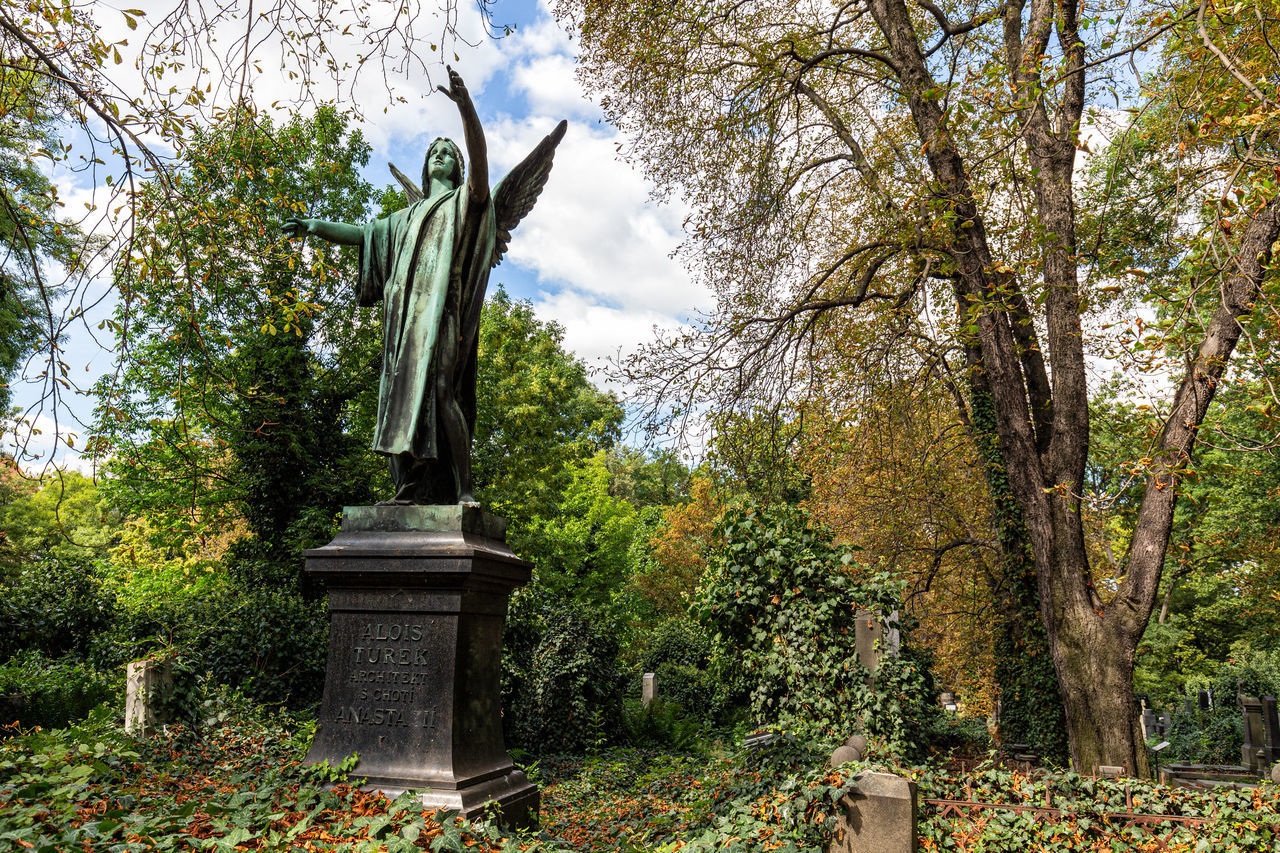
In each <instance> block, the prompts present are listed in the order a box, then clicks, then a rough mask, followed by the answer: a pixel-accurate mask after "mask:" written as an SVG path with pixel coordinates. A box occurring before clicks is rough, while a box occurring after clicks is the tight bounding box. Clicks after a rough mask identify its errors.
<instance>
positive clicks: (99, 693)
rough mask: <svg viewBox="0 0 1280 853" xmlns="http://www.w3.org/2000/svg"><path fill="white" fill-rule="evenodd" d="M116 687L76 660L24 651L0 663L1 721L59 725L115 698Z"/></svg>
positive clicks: (117, 692) (21, 723)
mask: <svg viewBox="0 0 1280 853" xmlns="http://www.w3.org/2000/svg"><path fill="white" fill-rule="evenodd" d="M117 681H118V679H117ZM119 686H120V685H119V684H118V683H113V682H112V680H111V679H109V678H107V677H106V676H105V675H102V674H101V673H99V672H97V671H96V670H93V669H91V668H89V667H88V666H86V665H85V664H84V663H82V662H79V661H77V660H74V659H71V658H61V659H49V658H47V657H45V656H44V655H42V654H39V653H36V652H26V653H24V654H21V655H18V656H16V657H13V658H11V659H10V660H8V661H7V662H5V663H0V708H2V710H0V716H2V717H3V719H0V724H4V725H8V724H9V723H12V722H14V721H15V720H16V721H17V723H18V724H19V726H20V727H22V728H24V729H26V728H31V727H33V726H41V727H42V728H46V729H52V728H62V727H63V726H66V725H67V724H68V723H71V722H75V721H77V720H82V719H84V718H85V717H86V716H88V714H89V712H90V711H91V710H93V709H94V708H96V707H97V706H99V705H101V704H102V703H103V702H106V701H108V700H110V699H112V698H117V699H118V698H119V695H120V694H119Z"/></svg>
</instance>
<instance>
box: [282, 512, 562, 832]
mask: <svg viewBox="0 0 1280 853" xmlns="http://www.w3.org/2000/svg"><path fill="white" fill-rule="evenodd" d="M505 529H506V522H505V521H503V520H502V519H500V518H497V517H496V516H492V515H489V514H487V513H484V512H481V511H480V510H479V509H476V508H474V507H463V506H458V505H451V506H376V507H347V508H346V509H344V510H343V514H342V529H341V530H340V531H339V533H338V535H337V537H336V538H335V539H334V540H333V541H332V542H330V543H329V544H328V545H325V546H324V547H322V548H315V549H312V550H309V551H307V552H306V560H307V562H306V571H307V573H308V574H310V575H311V576H312V577H313V578H316V579H317V580H321V581H323V582H324V584H325V587H326V589H327V591H328V596H329V618H330V626H329V660H328V666H327V669H326V671H325V685H324V698H323V699H322V700H321V703H320V713H319V716H318V718H317V728H316V734H315V739H314V741H313V744H312V747H311V751H310V752H309V753H308V754H307V759H306V760H307V761H308V762H309V763H317V762H320V761H325V760H327V761H329V763H330V764H334V765H336V764H338V763H340V762H341V761H343V760H344V759H345V758H347V757H348V756H350V755H351V754H352V753H358V754H359V763H358V764H357V765H356V767H355V769H354V771H353V772H352V774H351V775H352V776H353V777H363V778H366V779H367V780H368V782H367V783H366V784H365V785H364V788H365V789H366V790H381V791H382V792H383V793H385V794H386V795H387V796H389V797H394V796H397V795H398V794H400V793H402V792H404V791H406V790H415V791H419V790H420V791H423V792H424V793H422V794H421V801H422V803H423V805H424V806H425V807H426V808H437V809H438V808H444V809H450V810H456V811H458V812H460V813H461V816H462V817H465V818H469V819H470V818H474V817H477V816H478V815H479V814H480V813H481V812H482V811H484V810H486V808H488V807H496V809H497V810H498V811H499V812H500V813H501V816H502V819H503V820H504V821H505V822H506V823H508V824H512V825H527V824H530V823H532V822H535V821H536V820H537V814H538V802H539V797H538V789H537V788H536V787H534V786H533V785H532V784H530V783H529V781H528V779H526V778H525V775H524V773H523V772H521V771H520V770H519V769H517V768H516V767H515V765H514V764H513V763H512V761H511V759H510V757H509V756H508V755H507V752H506V749H505V748H504V745H503V739H502V704H501V698H500V693H499V681H500V678H501V674H502V632H503V625H504V622H505V620H506V613H507V600H508V598H509V597H510V595H511V592H512V591H513V590H514V589H516V588H517V587H519V586H522V585H523V584H525V583H528V581H529V577H530V573H531V569H532V566H531V565H530V564H529V563H527V562H525V561H524V560H521V559H520V558H519V557H517V556H516V555H515V554H514V553H513V552H512V551H511V549H510V547H508V546H507V544H506V541H505Z"/></svg>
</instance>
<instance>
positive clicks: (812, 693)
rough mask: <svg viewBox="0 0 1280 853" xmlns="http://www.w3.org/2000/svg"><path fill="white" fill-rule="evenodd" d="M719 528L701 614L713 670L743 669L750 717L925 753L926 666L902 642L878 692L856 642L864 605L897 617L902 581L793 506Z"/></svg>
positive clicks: (929, 695) (884, 665) (733, 512)
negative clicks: (858, 559)
mask: <svg viewBox="0 0 1280 853" xmlns="http://www.w3.org/2000/svg"><path fill="white" fill-rule="evenodd" d="M719 533H720V536H721V537H722V540H723V545H722V546H720V548H719V549H718V550H716V551H714V552H713V554H712V558H711V561H710V565H709V566H708V569H707V572H706V574H705V575H704V577H703V581H702V585H701V587H700V588H699V590H698V608H697V614H698V616H699V618H700V619H701V620H702V621H703V622H704V623H705V624H706V625H707V626H708V630H710V631H713V632H714V635H713V642H714V644H715V646H716V651H717V655H718V657H719V661H718V665H719V666H720V667H722V668H723V667H728V668H730V669H732V670H738V671H741V673H742V674H743V677H744V678H745V681H746V686H747V689H748V691H749V697H750V699H749V701H750V707H751V712H752V714H753V715H754V716H755V721H756V722H757V723H758V724H767V725H775V726H781V727H783V728H785V729H792V730H796V731H801V732H804V733H806V734H807V735H809V736H818V737H822V738H827V739H832V740H836V739H841V738H843V737H847V736H848V735H850V734H853V733H855V732H858V733H862V734H866V735H867V736H868V737H869V738H875V739H878V740H880V741H881V742H882V744H883V746H884V748H886V749H887V750H888V751H890V752H892V753H894V754H898V755H903V756H908V757H910V756H915V755H918V754H920V753H921V751H922V750H923V748H924V731H925V728H926V727H927V725H928V720H929V717H930V715H931V713H936V708H934V703H933V699H934V694H933V685H932V682H931V680H930V679H929V676H928V673H927V671H926V669H925V668H924V666H923V665H922V662H921V661H920V660H918V659H916V657H915V656H914V655H912V654H910V653H906V652H905V648H906V646H905V645H904V653H903V654H900V655H898V656H896V657H893V656H889V655H885V656H884V657H883V658H882V660H881V662H880V666H879V669H878V671H877V672H876V675H875V685H876V689H874V690H873V689H872V686H871V677H870V676H871V674H870V673H869V672H868V671H867V670H866V668H865V667H863V666H862V664H860V663H859V662H858V659H857V654H856V650H855V645H854V641H855V636H856V628H855V623H856V620H857V618H858V613H859V611H860V610H865V611H868V612H870V613H873V614H876V615H875V616H872V617H870V618H883V619H887V618H888V617H889V616H890V614H893V613H895V612H897V611H898V610H899V608H900V607H901V602H900V600H899V591H898V587H897V585H896V584H895V583H894V582H893V581H892V580H891V579H890V578H888V577H886V576H884V575H882V574H877V573H875V572H872V571H871V570H869V569H866V568H864V567H860V566H858V565H857V564H856V563H855V560H854V554H853V552H852V551H850V550H848V549H844V548H839V547H837V546H835V545H833V544H832V543H831V542H830V540H829V538H828V535H827V534H825V533H824V532H823V531H820V530H815V529H814V528H813V527H812V526H811V525H810V524H809V521H808V518H807V516H806V515H805V513H804V512H802V511H801V510H799V509H796V508H794V507H790V506H786V505H771V506H765V507H761V506H757V505H753V504H751V503H744V504H743V505H742V506H739V507H736V508H731V509H730V510H729V511H727V512H726V513H725V516H724V517H723V519H722V520H721V523H720V528H719ZM855 572H856V573H857V575H856V576H855ZM863 618H867V617H863ZM903 633H905V630H904V631H903ZM722 671H723V670H722Z"/></svg>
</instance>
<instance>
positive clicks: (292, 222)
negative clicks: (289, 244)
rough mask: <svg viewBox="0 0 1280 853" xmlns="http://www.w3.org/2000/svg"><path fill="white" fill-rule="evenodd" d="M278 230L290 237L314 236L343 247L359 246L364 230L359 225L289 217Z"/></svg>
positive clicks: (362, 240)
mask: <svg viewBox="0 0 1280 853" xmlns="http://www.w3.org/2000/svg"><path fill="white" fill-rule="evenodd" d="M280 230H281V231H283V232H284V233H285V234H288V235H289V236H290V237H305V236H306V235H308V234H314V235H316V236H317V237H319V238H320V239H322V240H327V241H328V242H330V243H341V244H343V245H345V246H359V245H360V244H361V243H363V242H364V229H363V228H361V227H360V226H359V225H348V224H347V223H345V222H328V221H326V220H324V219H303V218H302V217H300V216H290V217H289V218H288V219H286V220H285V221H284V224H283V225H281V226H280Z"/></svg>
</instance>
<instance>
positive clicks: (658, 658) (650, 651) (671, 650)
mask: <svg viewBox="0 0 1280 853" xmlns="http://www.w3.org/2000/svg"><path fill="white" fill-rule="evenodd" d="M711 651H712V649H711V637H710V636H709V635H708V634H707V631H706V629H705V628H703V627H702V626H701V625H698V624H696V623H695V622H693V621H692V620H689V619H668V620H667V621H666V622H663V623H662V624H661V625H659V626H658V627H657V628H655V629H653V631H652V633H650V634H649V635H648V636H647V637H646V638H645V649H644V653H643V654H642V655H641V657H640V669H641V670H642V671H645V672H653V671H654V670H656V669H657V668H658V667H660V666H662V665H663V664H673V665H676V666H687V667H694V668H697V669H706V667H707V665H708V664H709V663H710V662H711Z"/></svg>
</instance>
